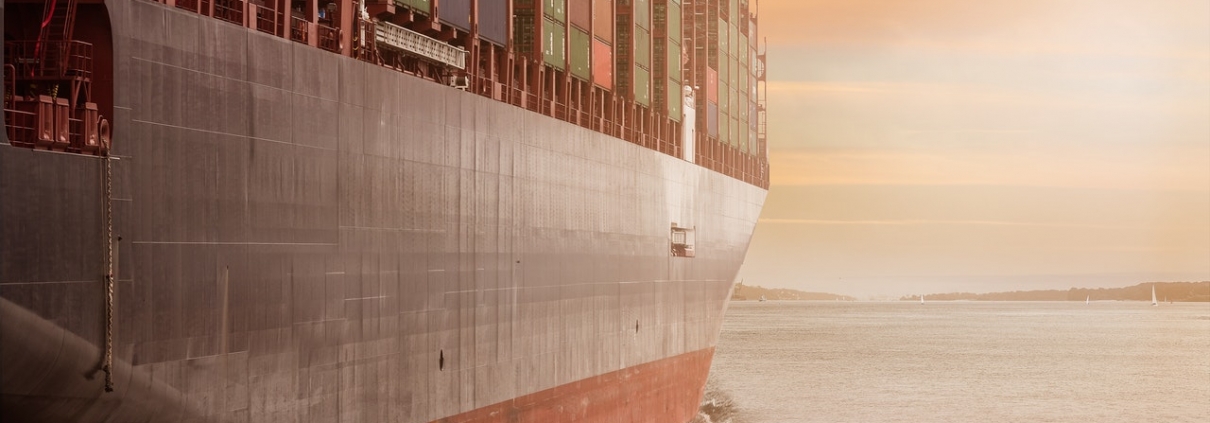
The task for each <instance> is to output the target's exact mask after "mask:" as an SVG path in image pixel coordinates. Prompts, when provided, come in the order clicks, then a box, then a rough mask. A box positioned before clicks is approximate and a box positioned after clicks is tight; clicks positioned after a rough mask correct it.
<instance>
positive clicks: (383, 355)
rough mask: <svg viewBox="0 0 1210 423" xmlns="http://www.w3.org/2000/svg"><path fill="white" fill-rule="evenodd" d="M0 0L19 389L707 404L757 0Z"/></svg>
mask: <svg viewBox="0 0 1210 423" xmlns="http://www.w3.org/2000/svg"><path fill="white" fill-rule="evenodd" d="M0 12H3V16H4V21H5V26H4V31H5V52H4V58H3V61H4V63H5V79H4V81H5V83H4V108H5V123H6V131H5V136H6V137H7V142H5V143H3V144H0V199H2V202H0V219H2V220H0V252H2V259H0V311H2V312H3V316H0V342H2V344H3V349H2V350H0V389H2V391H0V405H2V406H3V410H2V411H3V415H4V416H5V417H6V418H7V417H10V416H11V417H14V418H17V419H24V420H32V421H39V420H49V421H82V422H84V421H115V420H116V421H250V422H268V421H290V422H294V421H317V422H329V421H357V422H372V421H391V422H399V421H406V422H426V421H530V422H552V421H600V422H616V421H653V422H667V421H688V420H689V419H690V418H692V416H693V415H694V414H695V410H696V406H697V401H698V400H699V399H700V397H701V393H702V388H703V385H704V382H705V377H706V373H707V372H708V369H709V363H710V358H711V356H712V354H713V347H714V345H715V341H716V339H717V335H718V330H719V325H720V324H721V319H722V313H723V310H724V309H725V307H726V301H727V298H728V294H729V292H730V289H731V286H732V284H733V280H734V276H735V274H736V272H737V271H738V268H739V264H740V263H741V262H742V260H743V257H744V254H745V253H746V250H747V246H748V240H749V239H750V237H751V234H752V230H753V228H754V225H755V223H756V219H757V216H758V215H759V212H760V208H761V206H762V204H763V201H764V197H765V192H766V191H765V190H766V188H767V186H768V171H767V167H768V166H767V157H766V153H765V150H766V144H765V135H764V134H765V132H764V96H763V84H764V65H763V64H764V55H763V54H762V53H760V52H759V50H758V49H757V42H756V40H757V39H758V37H757V32H756V22H757V19H756V13H755V5H754V4H749V3H748V2H746V1H736V0H731V1H727V0H706V1H689V0H684V1H676V0H535V1H523V0H512V1H506V0H500V1H492V0H477V1H476V0H396V1H381V0H361V1H353V0H343V1H328V0H300V1H295V0H276V1H274V0H262V1H240V0H166V1H162V2H155V1H146V0H105V1H84V0H49V1H13V0H10V1H5V2H4V6H3V9H0Z"/></svg>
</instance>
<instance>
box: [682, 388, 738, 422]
mask: <svg viewBox="0 0 1210 423" xmlns="http://www.w3.org/2000/svg"><path fill="white" fill-rule="evenodd" d="M741 414H742V413H740V409H739V405H737V404H736V403H735V400H734V399H732V398H731V395H730V394H728V393H727V391H724V390H722V389H721V388H719V387H718V384H717V383H715V382H714V378H713V377H711V378H710V380H709V381H707V382H706V393H705V394H704V395H702V404H701V406H700V407H699V408H698V411H697V417H694V418H693V421H692V422H690V423H744V419H743V418H742V417H741Z"/></svg>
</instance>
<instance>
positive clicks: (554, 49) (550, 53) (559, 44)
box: [542, 18, 567, 70]
mask: <svg viewBox="0 0 1210 423" xmlns="http://www.w3.org/2000/svg"><path fill="white" fill-rule="evenodd" d="M566 31H567V29H566V28H564V27H563V24H560V23H558V22H555V21H553V20H550V18H546V19H543V20H542V57H543V58H544V59H546V64H548V65H551V66H553V67H554V68H555V69H558V70H565V69H566V68H567V55H566V53H565V52H564V48H565V43H566V42H567V32H566Z"/></svg>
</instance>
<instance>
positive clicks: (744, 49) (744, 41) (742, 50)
mask: <svg viewBox="0 0 1210 423" xmlns="http://www.w3.org/2000/svg"><path fill="white" fill-rule="evenodd" d="M749 48H751V47H749V46H748V37H746V36H743V35H740V36H739V54H738V55H737V57H739V60H740V62H741V63H742V64H743V65H744V66H745V67H747V66H748V65H749V64H750V63H749V62H748V49H749Z"/></svg>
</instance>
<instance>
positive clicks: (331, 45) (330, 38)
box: [315, 24, 340, 53]
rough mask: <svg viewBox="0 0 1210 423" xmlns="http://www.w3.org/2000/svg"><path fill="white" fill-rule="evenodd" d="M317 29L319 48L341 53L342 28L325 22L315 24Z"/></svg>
mask: <svg viewBox="0 0 1210 423" xmlns="http://www.w3.org/2000/svg"><path fill="white" fill-rule="evenodd" d="M315 30H316V31H315V32H316V34H317V38H319V48H322V49H324V50H327V51H331V52H336V53H340V30H338V29H336V28H333V27H330V26H327V25H324V24H315Z"/></svg>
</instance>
